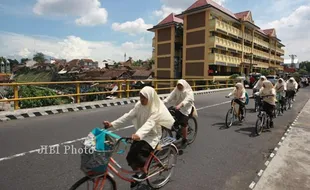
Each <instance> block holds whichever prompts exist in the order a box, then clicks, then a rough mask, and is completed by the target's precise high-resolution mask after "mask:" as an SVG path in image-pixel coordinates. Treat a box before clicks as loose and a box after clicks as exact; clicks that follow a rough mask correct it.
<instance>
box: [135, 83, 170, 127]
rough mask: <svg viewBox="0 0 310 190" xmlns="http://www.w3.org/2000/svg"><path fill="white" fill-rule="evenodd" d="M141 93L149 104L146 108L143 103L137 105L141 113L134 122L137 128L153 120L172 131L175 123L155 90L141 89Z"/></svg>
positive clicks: (149, 88) (147, 87) (150, 88)
mask: <svg viewBox="0 0 310 190" xmlns="http://www.w3.org/2000/svg"><path fill="white" fill-rule="evenodd" d="M140 93H141V94H142V95H143V96H144V97H145V98H147V99H148V103H147V105H146V106H143V105H142V104H141V102H139V103H137V106H139V107H140V109H139V110H141V111H139V114H137V116H136V119H135V120H134V121H133V124H134V125H135V127H136V128H140V127H141V126H143V125H144V123H145V122H146V121H147V120H148V119H153V120H154V121H155V123H156V124H158V125H160V126H163V127H166V128H168V129H171V127H172V125H173V124H174V122H175V121H174V119H173V117H172V116H171V114H170V112H169V111H168V109H167V107H166V106H165V104H164V103H163V102H162V101H161V100H160V98H159V97H158V95H157V93H156V91H155V90H154V88H152V87H149V86H146V87H144V88H142V89H141V91H140Z"/></svg>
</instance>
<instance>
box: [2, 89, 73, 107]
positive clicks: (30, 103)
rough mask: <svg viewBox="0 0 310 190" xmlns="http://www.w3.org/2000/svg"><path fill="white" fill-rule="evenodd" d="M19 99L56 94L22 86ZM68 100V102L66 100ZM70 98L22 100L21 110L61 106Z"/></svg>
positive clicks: (10, 93) (10, 94) (48, 90)
mask: <svg viewBox="0 0 310 190" xmlns="http://www.w3.org/2000/svg"><path fill="white" fill-rule="evenodd" d="M8 95H9V96H13V95H14V93H13V91H12V89H11V90H9V91H8ZM18 95H19V97H23V98H27V97H39V96H54V95H57V94H56V92H54V91H52V90H50V89H43V88H38V87H36V86H21V87H20V88H19V90H18ZM66 99H67V100H66ZM67 102H68V98H65V99H64V98H47V99H36V100H22V101H19V107H20V108H35V107H43V106H52V105H59V104H61V103H67Z"/></svg>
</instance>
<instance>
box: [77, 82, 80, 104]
mask: <svg viewBox="0 0 310 190" xmlns="http://www.w3.org/2000/svg"><path fill="white" fill-rule="evenodd" d="M80 92H81V86H80V83H76V94H77V96H76V103H78V104H79V103H80V102H81V97H80V95H79V94H80Z"/></svg>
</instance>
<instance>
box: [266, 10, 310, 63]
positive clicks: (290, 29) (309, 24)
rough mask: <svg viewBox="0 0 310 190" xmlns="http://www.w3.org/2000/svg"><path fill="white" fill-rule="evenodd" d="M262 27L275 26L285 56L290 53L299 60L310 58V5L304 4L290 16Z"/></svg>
mask: <svg viewBox="0 0 310 190" xmlns="http://www.w3.org/2000/svg"><path fill="white" fill-rule="evenodd" d="M262 28H275V29H276V32H277V36H278V38H279V39H281V40H282V42H283V43H284V45H285V46H286V48H285V50H286V51H285V54H286V55H285V57H288V55H290V54H295V55H297V56H298V59H299V60H301V61H302V60H310V56H309V52H310V33H309V31H310V5H302V6H300V7H299V8H297V9H296V10H294V11H293V12H292V13H291V14H290V15H289V16H287V17H283V18H281V19H279V20H275V21H272V22H269V23H268V24H266V25H262Z"/></svg>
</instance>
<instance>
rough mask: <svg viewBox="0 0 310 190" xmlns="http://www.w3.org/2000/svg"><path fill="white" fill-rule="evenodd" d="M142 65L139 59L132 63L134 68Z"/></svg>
mask: <svg viewBox="0 0 310 190" xmlns="http://www.w3.org/2000/svg"><path fill="white" fill-rule="evenodd" d="M142 63H143V61H142V60H141V59H139V60H137V61H134V62H133V65H134V66H141V65H142Z"/></svg>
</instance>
